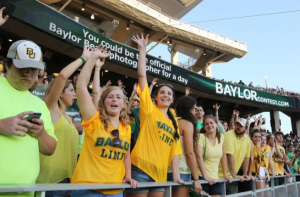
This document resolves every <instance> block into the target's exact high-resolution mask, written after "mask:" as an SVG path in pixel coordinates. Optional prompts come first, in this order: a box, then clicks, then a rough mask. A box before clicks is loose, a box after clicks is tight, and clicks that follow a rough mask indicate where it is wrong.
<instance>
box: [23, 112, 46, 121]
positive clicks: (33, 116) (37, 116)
mask: <svg viewBox="0 0 300 197" xmlns="http://www.w3.org/2000/svg"><path fill="white" fill-rule="evenodd" d="M41 115H42V113H39V112H34V114H29V115H28V117H27V121H28V122H31V123H34V122H33V121H32V119H35V118H36V119H40V117H41Z"/></svg>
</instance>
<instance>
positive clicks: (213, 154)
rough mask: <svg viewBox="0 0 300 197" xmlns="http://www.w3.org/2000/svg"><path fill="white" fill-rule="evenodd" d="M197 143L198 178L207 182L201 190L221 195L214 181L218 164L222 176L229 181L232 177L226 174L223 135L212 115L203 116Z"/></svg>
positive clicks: (213, 195) (216, 176)
mask: <svg viewBox="0 0 300 197" xmlns="http://www.w3.org/2000/svg"><path fill="white" fill-rule="evenodd" d="M200 132H201V133H200V136H199V138H198V142H197V144H196V145H195V146H194V150H195V154H196V159H197V163H198V175H199V178H200V179H204V180H206V181H208V182H209V185H207V184H205V185H203V186H202V187H203V190H204V191H205V192H206V193H208V194H209V195H210V196H212V197H220V196H221V195H222V186H221V184H220V183H216V182H215V180H216V179H219V176H218V166H219V164H220V165H221V167H222V171H223V177H224V179H227V180H228V182H229V183H231V182H232V179H231V178H230V177H229V176H228V175H227V173H226V172H227V159H226V152H225V143H224V135H223V134H221V133H219V131H218V121H217V119H216V118H215V117H214V116H212V115H207V116H204V120H203V128H202V129H201V131H200Z"/></svg>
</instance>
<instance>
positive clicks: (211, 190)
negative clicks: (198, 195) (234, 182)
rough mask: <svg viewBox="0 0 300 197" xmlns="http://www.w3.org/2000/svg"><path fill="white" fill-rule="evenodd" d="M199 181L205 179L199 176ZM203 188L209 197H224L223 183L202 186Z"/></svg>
mask: <svg viewBox="0 0 300 197" xmlns="http://www.w3.org/2000/svg"><path fill="white" fill-rule="evenodd" d="M199 180H203V178H202V177H201V176H199ZM201 186H202V189H203V190H204V191H205V192H206V193H208V194H209V195H222V185H221V183H215V184H213V185H209V184H201Z"/></svg>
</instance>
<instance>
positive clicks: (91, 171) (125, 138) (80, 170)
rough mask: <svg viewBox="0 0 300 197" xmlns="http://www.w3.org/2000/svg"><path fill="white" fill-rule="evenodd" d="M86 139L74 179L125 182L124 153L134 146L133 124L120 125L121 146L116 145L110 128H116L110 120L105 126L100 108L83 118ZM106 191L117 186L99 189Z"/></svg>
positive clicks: (77, 181) (90, 181)
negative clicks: (131, 138) (90, 117)
mask: <svg viewBox="0 0 300 197" xmlns="http://www.w3.org/2000/svg"><path fill="white" fill-rule="evenodd" d="M82 126H83V127H84V133H85V136H84V142H83V146H82V150H81V154H80V157H79V160H78V164H77V166H76V169H75V171H74V173H73V176H72V179H71V183H122V181H123V179H124V176H125V166H124V163H123V160H124V156H125V155H126V153H127V152H128V151H129V149H130V137H131V128H130V125H128V124H126V125H124V124H122V123H120V125H119V128H118V130H119V138H120V141H121V145H120V147H116V146H113V139H115V137H114V136H113V135H112V134H111V133H110V132H109V131H111V130H115V128H114V126H113V125H112V124H110V127H109V131H106V130H105V129H104V125H103V122H102V121H101V120H100V117H99V112H98V113H97V114H96V115H95V116H94V117H93V118H92V119H90V120H89V121H87V122H85V121H83V123H82ZM98 191H100V192H102V193H104V194H116V193H120V192H122V189H117V190H98Z"/></svg>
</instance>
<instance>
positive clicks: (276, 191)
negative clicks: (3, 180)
mask: <svg viewBox="0 0 300 197" xmlns="http://www.w3.org/2000/svg"><path fill="white" fill-rule="evenodd" d="M296 176H300V175H295V176H294V177H292V178H293V182H292V183H287V182H286V178H287V176H276V177H270V178H271V185H270V187H269V188H264V189H259V190H256V187H255V182H254V181H253V182H252V191H247V192H242V193H237V194H231V195H226V182H227V180H224V179H218V180H216V182H217V183H221V184H222V196H229V197H246V196H249V197H256V196H257V197H260V196H262V195H261V194H262V193H268V195H267V196H269V197H277V196H280V197H295V196H300V182H296ZM274 178H284V184H283V185H279V186H274ZM233 181H235V182H237V181H240V180H239V179H233ZM200 182H201V184H208V182H207V181H200ZM192 183H193V182H192V181H190V182H186V185H191V184H192ZM178 185H179V184H177V183H174V182H152V183H139V188H149V187H158V188H159V187H164V188H165V194H164V197H171V196H172V187H174V186H178ZM129 188H131V186H130V185H129V184H125V183H123V184H101V183H77V184H70V183H62V184H14V185H0V196H1V193H4V192H9V193H10V192H11V193H15V194H20V193H23V192H30V191H36V192H41V193H40V194H41V196H42V197H44V196H45V192H46V191H58V190H87V189H90V190H93V189H100V190H101V189H129ZM17 196H18V195H16V197H17ZM124 196H126V191H125V192H124ZM264 196H265V197H266V195H264Z"/></svg>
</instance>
